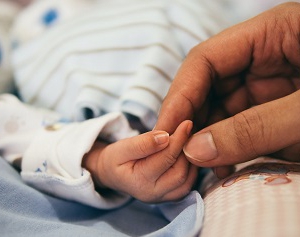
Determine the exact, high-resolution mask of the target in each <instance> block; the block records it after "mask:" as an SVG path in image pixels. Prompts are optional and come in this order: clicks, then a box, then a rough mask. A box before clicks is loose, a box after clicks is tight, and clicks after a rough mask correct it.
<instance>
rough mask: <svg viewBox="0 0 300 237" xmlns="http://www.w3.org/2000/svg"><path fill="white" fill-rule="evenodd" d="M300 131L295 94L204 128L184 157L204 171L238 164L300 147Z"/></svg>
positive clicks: (298, 101) (298, 93) (299, 104)
mask: <svg viewBox="0 0 300 237" xmlns="http://www.w3.org/2000/svg"><path fill="white" fill-rule="evenodd" d="M299 128H300V91H296V92H294V93H293V94H290V95H288V96H286V97H283V98H280V99H277V100H274V101H271V102H268V103H265V104H262V105H258V106H255V107H252V108H250V109H248V110H245V111H243V112H241V113H239V114H236V115H235V116H233V117H230V118H228V119H225V120H222V121H220V122H218V123H215V124H213V125H211V126H209V127H206V128H204V129H203V130H201V131H200V132H198V133H196V134H194V135H193V136H192V137H191V138H190V139H189V141H188V142H187V143H186V145H185V147H184V153H185V155H186V156H187V158H188V160H189V161H190V162H191V163H193V164H195V165H197V166H201V167H217V166H226V165H232V164H238V163H242V162H245V161H249V160H252V159H254V158H257V157H258V156H261V155H267V154H271V153H273V152H275V151H278V150H281V149H283V148H286V147H288V146H291V145H294V144H297V143H299V142H300V131H299ZM299 155H300V154H299Z"/></svg>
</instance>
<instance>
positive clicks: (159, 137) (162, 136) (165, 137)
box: [154, 132, 169, 145]
mask: <svg viewBox="0 0 300 237" xmlns="http://www.w3.org/2000/svg"><path fill="white" fill-rule="evenodd" d="M154 140H155V142H156V144H157V145H162V144H164V143H166V142H169V133H167V132H157V133H155V134H154Z"/></svg>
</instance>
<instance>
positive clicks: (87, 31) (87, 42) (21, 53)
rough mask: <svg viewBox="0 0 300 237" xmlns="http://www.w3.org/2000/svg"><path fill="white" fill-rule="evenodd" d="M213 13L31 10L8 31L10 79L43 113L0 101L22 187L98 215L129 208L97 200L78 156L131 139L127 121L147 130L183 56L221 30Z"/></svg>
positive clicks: (140, 8)
mask: <svg viewBox="0 0 300 237" xmlns="http://www.w3.org/2000/svg"><path fill="white" fill-rule="evenodd" d="M211 7H212V6H211V4H209V5H207V3H205V2H203V1H198V0H191V1H188V2H186V1H183V0H174V1H169V0H164V1H156V0H152V1H147V2H141V1H138V0H128V1H117V0H115V1H109V2H105V3H104V2H103V1H94V0H89V1H85V0H65V1H60V0H55V1H54V0H51V1H50V0H48V1H46V0H44V1H35V3H34V4H32V5H31V6H30V7H29V8H27V9H25V10H24V11H22V13H21V14H20V15H19V17H18V18H17V19H16V21H15V24H14V27H13V28H12V34H11V37H12V45H13V54H12V62H13V71H14V79H15V83H16V87H17V90H18V92H19V94H20V98H21V99H22V100H23V101H25V102H26V103H27V104H30V105H32V106H35V107H36V108H46V109H49V110H40V109H34V108H33V107H30V106H28V105H24V104H22V103H21V102H20V101H18V100H17V98H15V97H12V96H9V95H2V96H1V100H0V111H1V114H3V115H5V116H3V117H1V120H2V121H1V123H0V126H1V127H0V133H1V135H0V150H1V156H3V157H4V158H5V159H7V160H8V161H9V162H10V163H16V162H17V161H18V159H20V158H21V159H22V171H21V176H22V178H23V179H24V180H25V181H26V182H27V183H29V184H30V185H32V186H34V187H35V188H37V189H39V190H42V191H44V192H47V193H50V194H52V195H55V196H58V197H61V198H65V199H68V200H73V201H77V202H80V203H84V204H87V205H90V206H93V207H97V208H103V209H105V208H114V207H118V206H120V205H122V204H124V203H125V202H127V201H128V200H129V197H128V195H124V194H121V193H118V194H116V195H114V196H109V197H107V196H105V197H104V196H103V195H101V193H100V194H99V193H98V192H96V191H95V188H94V185H93V183H92V179H91V176H90V173H89V172H88V171H86V170H84V169H83V168H82V167H81V160H82V157H83V155H84V154H85V153H86V152H88V151H89V149H90V148H91V147H92V145H93V143H94V142H95V140H96V139H98V138H99V137H101V138H105V139H106V140H109V141H112V142H113V141H117V140H120V139H123V138H125V137H130V136H133V135H137V134H138V133H137V131H134V130H132V129H131V128H130V126H129V125H128V122H127V120H126V117H129V118H130V117H131V116H134V117H137V118H138V119H139V120H140V121H141V123H142V124H143V125H144V126H145V127H146V128H147V129H148V130H151V129H152V128H153V126H154V124H155V122H156V119H157V114H158V110H159V108H160V105H161V103H162V100H163V98H164V96H165V95H166V93H167V91H168V88H169V86H170V84H171V82H172V80H173V78H174V76H175V74H176V71H177V69H178V68H179V66H180V64H181V63H182V61H183V60H184V58H185V56H186V54H187V53H188V51H189V50H190V49H191V48H192V47H193V46H195V45H196V44H198V43H199V42H201V41H203V40H206V39H207V38H209V37H210V36H212V35H213V34H215V33H217V32H218V31H220V30H221V29H222V28H225V27H226V26H227V25H226V24H225V22H226V21H224V20H221V19H219V18H218V17H216V16H220V15H222V14H216V11H217V10H216V9H218V8H211ZM50 110H52V111H50ZM23 115H25V116H23ZM128 115H129V116H128ZM87 119H89V120H87ZM84 120H87V121H84ZM7 124H8V125H9V126H8V127H9V129H7ZM11 127H13V129H12V128H11ZM120 155H121V154H120Z"/></svg>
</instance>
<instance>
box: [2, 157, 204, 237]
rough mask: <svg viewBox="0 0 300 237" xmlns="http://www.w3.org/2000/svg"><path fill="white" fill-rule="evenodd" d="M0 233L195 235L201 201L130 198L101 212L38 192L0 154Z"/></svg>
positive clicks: (12, 236) (194, 195)
mask: <svg viewBox="0 0 300 237" xmlns="http://www.w3.org/2000/svg"><path fill="white" fill-rule="evenodd" d="M0 170H1V171H0V236H2V237H18V236H30V237H35V236H42V237H47V236H49V237H53V236H55V237H57V236H62V237H68V236H70V237H76V236H80V237H84V236H88V237H93V236H109V237H113V236H145V235H146V236H151V237H152V236H164V237H165V236H172V237H173V236H174V237H176V236H178V237H182V236H184V237H188V236H196V235H198V234H199V232H200V230H201V226H202V221H203V211H204V205H203V201H202V198H201V196H200V194H199V193H198V192H196V191H193V192H191V193H190V194H189V195H188V196H187V197H186V198H185V199H184V200H182V201H180V202H176V203H175V202H174V203H165V204H159V205H149V204H144V203H141V202H139V201H136V200H134V201H132V202H131V203H129V204H127V205H126V206H124V207H122V208H119V209H116V210H111V211H102V210H98V209H94V208H90V207H87V206H84V205H81V204H78V203H73V202H69V201H65V200H61V199H58V198H54V197H51V196H48V195H46V194H43V193H41V192H39V191H37V190H35V189H33V188H31V187H29V186H28V185H26V184H24V183H23V181H22V180H21V177H20V175H19V173H18V172H17V171H16V170H15V169H14V168H12V167H11V166H10V165H9V164H8V163H7V162H6V161H4V160H3V159H2V158H0Z"/></svg>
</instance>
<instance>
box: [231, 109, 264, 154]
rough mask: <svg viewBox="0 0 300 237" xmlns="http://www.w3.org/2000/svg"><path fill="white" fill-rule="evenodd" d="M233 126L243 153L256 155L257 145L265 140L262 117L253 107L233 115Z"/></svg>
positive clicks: (257, 151)
mask: <svg viewBox="0 0 300 237" xmlns="http://www.w3.org/2000/svg"><path fill="white" fill-rule="evenodd" d="M233 128H234V132H235V135H236V138H237V140H238V144H239V146H240V148H241V150H242V151H244V152H245V153H247V154H249V155H252V156H258V155H259V149H258V145H259V144H262V142H263V143H264V142H265V141H266V134H265V126H264V123H263V119H262V118H261V116H260V114H259V113H258V112H257V110H256V109H255V108H252V109H251V110H248V111H247V112H245V111H244V112H241V113H239V114H237V115H235V116H234V117H233Z"/></svg>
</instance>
